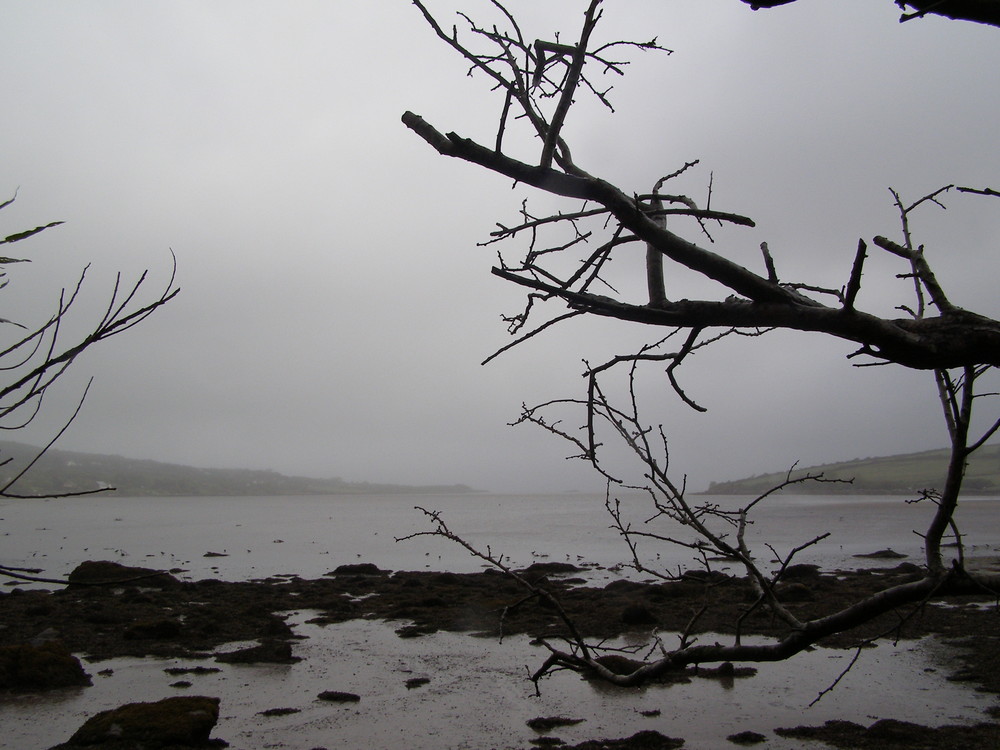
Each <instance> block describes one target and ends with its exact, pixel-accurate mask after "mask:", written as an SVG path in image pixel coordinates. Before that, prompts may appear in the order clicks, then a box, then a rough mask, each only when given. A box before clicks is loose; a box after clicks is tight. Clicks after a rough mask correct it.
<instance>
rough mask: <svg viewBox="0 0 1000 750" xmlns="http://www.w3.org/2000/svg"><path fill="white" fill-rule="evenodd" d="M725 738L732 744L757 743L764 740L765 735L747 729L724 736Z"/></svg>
mask: <svg viewBox="0 0 1000 750" xmlns="http://www.w3.org/2000/svg"><path fill="white" fill-rule="evenodd" d="M726 739H727V740H729V741H730V742H732V743H733V744H734V745H759V744H760V743H761V742H763V741H764V740H766V739H767V737H765V736H764V735H762V734H761V733H760V732H751V731H749V730H747V731H745V732H737V733H736V734H731V735H729V736H728V737H726Z"/></svg>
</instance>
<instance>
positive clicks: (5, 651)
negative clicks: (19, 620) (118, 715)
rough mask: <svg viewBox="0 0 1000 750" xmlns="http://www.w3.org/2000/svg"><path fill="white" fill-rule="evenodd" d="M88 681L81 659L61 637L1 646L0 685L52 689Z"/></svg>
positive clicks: (87, 682) (28, 688) (1, 687)
mask: <svg viewBox="0 0 1000 750" xmlns="http://www.w3.org/2000/svg"><path fill="white" fill-rule="evenodd" d="M90 684H91V682H90V675H89V674H87V673H86V672H85V671H84V670H83V666H82V665H81V664H80V660H79V659H77V658H76V657H75V656H73V654H71V653H70V652H69V649H68V648H66V646H64V645H63V644H62V643H61V642H60V641H51V640H46V641H42V642H40V643H38V644H37V645H31V644H24V645H16V646H0V689H4V690H52V689H54V688H63V687H75V686H85V685H90Z"/></svg>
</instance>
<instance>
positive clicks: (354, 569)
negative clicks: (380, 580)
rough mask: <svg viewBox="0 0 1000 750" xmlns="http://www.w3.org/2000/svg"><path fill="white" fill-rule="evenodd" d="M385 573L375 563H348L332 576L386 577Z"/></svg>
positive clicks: (340, 566)
mask: <svg viewBox="0 0 1000 750" xmlns="http://www.w3.org/2000/svg"><path fill="white" fill-rule="evenodd" d="M384 574H385V571H384V570H382V569H381V568H379V567H378V566H377V565H375V563H348V564H346V565H338V566H337V567H336V568H334V570H333V573H331V574H330V575H335V576H377V575H384Z"/></svg>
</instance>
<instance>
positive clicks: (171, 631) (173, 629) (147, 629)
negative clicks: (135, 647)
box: [122, 617, 181, 641]
mask: <svg viewBox="0 0 1000 750" xmlns="http://www.w3.org/2000/svg"><path fill="white" fill-rule="evenodd" d="M180 634H181V623H180V621H179V620H175V619H173V618H169V617H163V618H159V619H155V620H140V621H139V622H134V623H132V624H131V625H129V626H128V627H127V628H125V631H124V632H123V633H122V638H124V639H125V640H126V641H145V640H157V641H164V640H171V639H174V638H177V636H179V635H180Z"/></svg>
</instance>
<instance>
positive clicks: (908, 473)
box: [706, 445, 1000, 495]
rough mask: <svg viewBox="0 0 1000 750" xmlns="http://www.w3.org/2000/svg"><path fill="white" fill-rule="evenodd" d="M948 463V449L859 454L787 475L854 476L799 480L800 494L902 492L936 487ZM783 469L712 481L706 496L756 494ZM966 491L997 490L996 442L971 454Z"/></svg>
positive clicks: (999, 475)
mask: <svg viewBox="0 0 1000 750" xmlns="http://www.w3.org/2000/svg"><path fill="white" fill-rule="evenodd" d="M947 466H948V451H946V450H936V451H925V452H923V453H906V454H903V455H899V456H886V457H884V458H865V459H855V460H853V461H845V462H842V463H836V464H825V465H822V466H809V467H806V468H801V469H799V468H796V470H795V471H794V472H793V473H792V476H793V477H798V476H802V475H803V474H806V473H811V474H818V473H822V474H823V476H824V477H825V478H827V479H851V478H853V479H854V483H853V484H827V483H817V482H803V483H802V484H799V485H797V486H796V487H795V489H794V491H795V492H796V493H800V494H810V493H811V494H824V495H825V494H838V493H844V494H871V495H894V494H907V493H913V492H916V491H919V490H921V489H926V488H936V489H940V488H941V487H942V486H943V484H944V477H945V471H946V469H947ZM786 473H787V471H786V472H776V473H774V474H762V475H760V476H755V477H748V478H746V479H739V480H736V481H732V482H713V483H712V484H710V485H709V487H708V489H707V490H706V493H707V494H710V495H758V494H760V493H762V492H765V491H766V490H768V489H770V488H771V487H774V486H775V485H776V484H778V483H780V482H781V481H783V480H784V478H785V474H786ZM963 488H964V491H965V492H966V494H973V495H995V494H1000V445H988V446H985V447H983V448H981V449H980V450H978V451H976V453H974V454H973V456H972V460H971V461H970V462H969V466H968V469H967V471H966V474H965V484H964V485H963Z"/></svg>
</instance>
